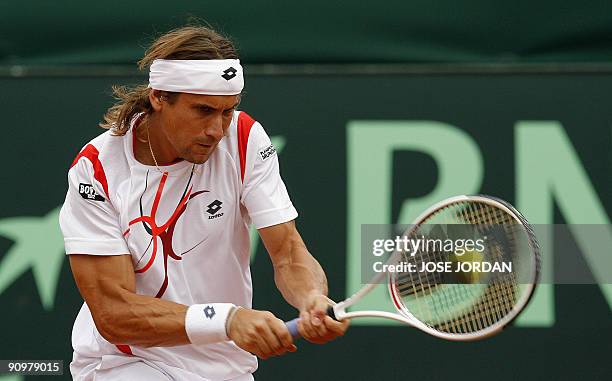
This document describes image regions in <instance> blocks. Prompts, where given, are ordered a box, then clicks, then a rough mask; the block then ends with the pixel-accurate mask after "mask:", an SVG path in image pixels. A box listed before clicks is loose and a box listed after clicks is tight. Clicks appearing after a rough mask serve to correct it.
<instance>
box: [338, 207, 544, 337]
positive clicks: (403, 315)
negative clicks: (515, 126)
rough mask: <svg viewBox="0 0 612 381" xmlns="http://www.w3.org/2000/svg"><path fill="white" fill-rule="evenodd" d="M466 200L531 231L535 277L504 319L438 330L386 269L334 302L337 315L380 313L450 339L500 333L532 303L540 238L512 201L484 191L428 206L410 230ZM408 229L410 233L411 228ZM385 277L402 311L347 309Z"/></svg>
mask: <svg viewBox="0 0 612 381" xmlns="http://www.w3.org/2000/svg"><path fill="white" fill-rule="evenodd" d="M466 201H476V202H481V203H485V204H488V205H491V206H494V207H497V208H500V209H502V210H503V211H504V212H506V213H508V214H509V215H511V216H512V217H513V218H514V220H515V221H516V222H517V223H519V224H521V225H522V226H524V227H525V229H526V230H527V231H528V234H529V233H530V235H531V236H530V240H529V244H530V246H531V249H532V251H533V252H534V254H535V255H533V256H532V260H533V261H534V262H533V263H532V266H531V268H532V269H533V279H532V282H531V283H525V286H526V290H525V291H524V292H523V294H522V295H521V298H520V299H519V300H518V301H517V303H516V304H515V305H514V307H513V308H512V310H511V311H510V312H509V313H508V314H507V315H506V316H504V317H503V318H502V319H500V320H499V321H497V322H496V323H495V324H493V325H491V326H489V327H487V328H485V329H482V330H479V331H477V332H470V333H459V334H457V333H447V332H440V331H438V330H435V329H433V328H431V327H429V326H428V325H427V324H425V323H423V322H421V321H420V320H418V319H417V318H416V317H414V315H413V314H412V313H411V312H410V311H409V310H408V309H407V308H406V307H405V306H404V305H403V304H402V303H400V302H399V301H398V299H399V293H398V291H397V290H396V289H395V287H394V285H395V282H394V275H393V273H390V274H389V275H388V276H387V275H386V274H384V273H378V274H376V275H375V276H374V277H373V278H372V280H371V281H370V283H368V284H366V285H365V286H363V287H362V288H361V289H359V290H358V291H357V292H355V293H354V294H353V295H351V296H350V297H349V298H347V299H345V300H344V301H342V302H339V303H337V304H335V305H334V306H332V309H333V310H334V314H335V317H336V319H337V320H343V319H352V318H357V317H379V318H385V319H391V320H395V321H399V322H401V323H405V324H408V325H410V326H413V327H415V328H418V329H420V330H422V331H424V332H426V333H428V334H430V335H433V336H435V337H439V338H441V339H445V340H451V341H473V340H480V339H484V338H486V337H489V336H492V335H495V334H497V333H499V332H500V331H501V330H502V329H503V328H504V327H505V326H507V325H508V324H509V323H511V322H512V321H513V320H514V319H515V318H516V317H517V316H518V314H519V313H520V312H521V311H522V310H523V309H524V308H525V307H526V306H527V304H528V303H529V301H530V299H531V297H532V295H533V292H534V290H535V286H536V284H537V282H538V277H539V269H540V262H539V246H538V244H537V241H536V240H535V236H533V231H532V229H531V226H530V225H529V223H528V222H527V220H526V219H525V218H524V217H523V216H522V215H521V214H520V213H519V212H518V211H517V210H516V209H514V207H512V206H511V205H510V204H508V203H506V202H505V201H503V200H500V199H497V198H495V197H491V196H485V195H474V196H467V195H461V196H455V197H450V198H447V199H445V200H442V201H440V202H438V203H436V204H434V205H432V206H431V207H429V208H428V209H427V210H425V211H424V212H423V213H421V214H420V215H419V216H418V217H417V218H416V219H415V222H414V224H413V226H412V227H411V229H410V232H411V231H414V230H415V229H417V228H418V227H419V226H420V225H421V222H422V221H424V220H425V219H426V218H427V217H429V216H430V215H431V214H433V213H434V212H436V211H437V210H439V209H441V208H443V207H444V206H447V205H451V204H454V203H457V202H466ZM407 233H408V234H409V232H407ZM399 255H401V253H400V252H398V251H395V252H394V253H393V254H392V255H391V257H389V260H387V262H386V263H394V262H395V261H397V260H398V259H399V258H398V257H399ZM385 278H388V282H387V283H388V291H389V295H390V296H391V300H392V301H393V305H394V306H395V308H396V310H397V311H398V312H399V313H393V312H387V311H350V312H349V311H347V308H349V307H350V306H352V305H354V304H356V303H357V302H358V301H359V300H361V299H362V298H363V297H364V296H365V295H367V294H368V293H370V291H372V290H373V289H374V288H375V287H377V286H378V285H379V284H381V283H382V282H383V280H384V279H385Z"/></svg>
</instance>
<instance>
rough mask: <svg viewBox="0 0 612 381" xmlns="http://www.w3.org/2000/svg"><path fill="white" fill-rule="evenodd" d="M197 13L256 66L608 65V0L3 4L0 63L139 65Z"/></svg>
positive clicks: (611, 15) (611, 55)
mask: <svg viewBox="0 0 612 381" xmlns="http://www.w3.org/2000/svg"><path fill="white" fill-rule="evenodd" d="M192 16H195V17H199V18H201V19H203V20H206V21H209V22H211V24H212V25H213V26H215V27H219V28H220V29H221V30H223V31H225V32H227V33H229V34H231V35H232V36H233V37H234V38H235V39H236V40H237V42H238V47H239V49H240V51H241V53H242V58H243V59H244V60H245V61H246V62H248V63H319V64H320V63H355V62H362V63H363V62H368V63H390V62H428V63H431V62H502V63H504V62H600V63H607V62H609V61H610V60H611V59H612V46H611V43H610V42H611V41H612V12H610V2H609V1H605V0H589V1H579V0H566V1H554V0H536V1H533V0H531V1H528V0H515V1H489V0H471V1H456V0H438V1H428V0H411V1H405V0H384V1H378V2H376V3H373V2H369V1H349V0H310V1H284V2H280V1H267V0H251V1H233V2H214V1H202V0H188V1H185V0H182V1H175V2H172V3H170V2H168V1H160V0H132V1H128V2H126V1H117V0H106V1H98V2H84V1H78V0H60V1H39V0H4V1H2V2H1V4H0V64H3V65H7V64H27V65H32V64H34V65H58V64H92V63H93V64H125V63H130V64H131V63H134V62H136V61H137V60H138V59H140V57H141V54H142V47H143V46H147V45H148V42H150V40H151V37H152V35H155V34H156V33H155V31H159V32H164V31H166V30H168V29H169V28H172V27H176V26H178V25H182V24H184V23H185V21H186V20H188V19H189V18H190V17H192Z"/></svg>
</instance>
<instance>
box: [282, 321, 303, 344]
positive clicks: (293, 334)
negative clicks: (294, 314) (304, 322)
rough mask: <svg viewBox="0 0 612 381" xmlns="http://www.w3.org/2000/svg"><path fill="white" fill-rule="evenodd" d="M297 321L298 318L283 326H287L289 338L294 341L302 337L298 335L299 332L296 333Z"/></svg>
mask: <svg viewBox="0 0 612 381" xmlns="http://www.w3.org/2000/svg"><path fill="white" fill-rule="evenodd" d="M298 321H300V318H295V319H293V320H289V321H286V322H285V325H286V326H287V329H288V330H289V333H290V334H291V337H293V338H294V339H298V338H300V337H302V335H300V331H298Z"/></svg>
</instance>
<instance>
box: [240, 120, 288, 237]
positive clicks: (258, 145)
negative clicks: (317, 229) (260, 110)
mask: <svg viewBox="0 0 612 381" xmlns="http://www.w3.org/2000/svg"><path fill="white" fill-rule="evenodd" d="M241 201H242V204H243V205H244V206H245V207H246V209H247V211H248V214H249V217H250V219H251V221H252V222H253V225H255V227H256V228H257V229H260V228H264V227H268V226H272V225H277V224H280V223H283V222H287V221H291V220H294V219H295V218H296V217H297V216H298V213H297V211H296V210H295V207H294V206H293V204H292V203H291V199H290V198H289V194H288V193H287V188H286V187H285V183H284V182H283V179H282V178H281V176H280V170H279V164H278V156H277V153H276V149H275V147H274V146H273V145H272V142H271V141H270V138H269V137H268V135H267V134H266V132H265V131H264V129H263V127H262V126H261V124H259V123H257V122H255V123H254V124H253V126H252V128H251V130H250V132H249V135H248V143H247V145H246V163H245V172H244V179H243V191H242V197H241Z"/></svg>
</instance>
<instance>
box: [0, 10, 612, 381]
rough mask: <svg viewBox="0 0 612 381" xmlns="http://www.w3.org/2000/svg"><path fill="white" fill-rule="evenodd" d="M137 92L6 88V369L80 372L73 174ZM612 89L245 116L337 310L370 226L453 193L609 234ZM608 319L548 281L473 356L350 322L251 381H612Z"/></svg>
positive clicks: (256, 274) (471, 83) (577, 290)
mask: <svg viewBox="0 0 612 381" xmlns="http://www.w3.org/2000/svg"><path fill="white" fill-rule="evenodd" d="M3 17H5V15H4V16H3ZM602 17H603V16H602ZM247 43H248V42H247ZM247 72H248V71H247ZM142 80H143V78H142V77H97V76H91V77H78V78H76V77H61V76H60V77H22V78H10V77H5V78H0V88H1V89H2V96H1V98H2V102H1V103H0V110H1V112H2V130H3V133H4V134H3V136H4V138H3V139H1V140H0V160H1V162H2V163H4V165H3V168H2V179H3V181H2V188H1V189H0V197H1V199H2V200H3V203H2V209H1V210H0V306H2V314H1V316H0V326H1V327H2V328H1V329H0V343H1V345H0V359H34V358H39V359H63V360H65V363H66V364H67V363H68V362H69V359H70V356H71V348H70V331H71V326H72V322H73V319H74V317H75V316H76V313H77V311H78V308H79V307H80V303H81V299H80V296H79V294H78V292H77V290H76V288H75V286H74V282H73V280H72V278H71V274H70V270H69V266H68V262H67V260H66V259H65V257H64V254H63V242H62V238H61V235H60V233H59V228H58V226H57V212H58V209H57V208H58V207H59V206H60V205H61V203H62V201H63V197H64V195H65V191H66V186H67V181H66V173H67V170H68V167H69V165H70V163H71V162H72V159H73V158H74V156H75V155H76V153H77V152H78V151H79V149H80V148H81V147H82V146H83V145H84V144H85V143H86V142H87V141H88V140H89V139H91V138H92V137H94V136H95V135H97V134H98V133H101V132H102V130H100V129H98V128H97V127H96V125H97V122H98V121H99V120H100V118H101V115H102V114H103V112H104V111H105V109H106V108H107V107H108V106H109V105H110V103H111V101H112V100H111V97H110V95H109V92H110V86H111V84H114V83H134V82H139V81H142ZM610 88H612V76H611V75H606V74H582V75H561V74H556V75H555V74H548V75H539V76H532V75H519V74H506V75H501V74H500V75H491V74H489V75H451V74H449V75H436V74H430V75H425V76H420V75H419V76H416V75H409V74H398V73H395V74H379V75H362V76H358V75H351V76H347V75H342V73H341V72H340V73H337V74H336V75H319V76H317V75H285V76H264V75H251V76H248V77H247V87H246V96H245V98H244V100H243V103H242V105H241V108H242V109H244V110H246V111H247V112H249V113H250V114H251V115H252V116H253V117H255V118H256V119H257V120H259V121H260V122H261V123H262V124H263V126H264V127H265V128H266V129H267V131H268V133H269V134H270V135H271V136H273V137H274V139H275V142H276V143H277V146H279V148H280V147H281V146H282V150H281V154H280V160H281V171H282V174H283V177H284V180H285V182H286V184H287V188H288V190H289V192H290V194H291V196H292V199H293V201H294V204H295V205H296V207H297V209H298V211H299V212H300V217H299V219H298V227H299V229H300V231H301V233H302V235H303V237H304V239H305V241H306V243H307V245H308V247H309V248H310V250H311V252H312V253H313V254H314V255H315V256H316V257H317V258H318V259H319V261H320V262H321V263H322V265H323V267H324V268H325V269H326V271H327V274H328V278H329V282H330V296H331V297H333V298H334V299H341V298H343V297H345V296H346V295H347V294H348V293H350V292H351V291H354V290H355V289H356V288H358V287H359V275H360V271H359V268H358V263H359V255H360V250H359V235H358V232H359V229H360V225H361V224H364V223H369V224H380V223H407V222H410V221H411V219H412V218H413V217H414V216H415V215H416V214H418V213H419V212H420V211H422V210H423V209H424V208H425V207H426V206H428V205H429V204H431V203H433V202H435V201H438V200H440V199H442V198H445V197H447V196H451V195H454V194H460V193H485V194H491V195H495V196H498V197H501V198H504V199H506V200H508V201H510V202H512V203H513V204H515V205H516V206H517V207H518V208H519V209H520V210H521V211H522V212H523V213H524V214H525V215H526V217H527V218H528V219H530V221H531V222H533V223H538V224H552V223H568V224H609V223H610V220H609V219H610V217H609V216H610V215H611V212H612V192H611V189H612V188H611V186H612V178H611V177H610V172H611V169H612V168H611V167H612V146H611V145H612V129H611V127H610V126H611V124H610V123H611V121H612V108H611V107H610V98H609V89H610ZM541 241H542V242H541V243H542V246H543V248H544V250H543V255H544V276H545V277H551V276H552V274H553V273H554V269H555V266H554V247H552V244H551V241H550V240H548V238H547V237H541ZM575 241H576V242H574V244H575V245H576V252H580V253H582V255H581V256H580V258H581V259H580V260H579V261H578V262H577V263H578V265H579V266H580V267H582V268H581V271H591V272H592V273H593V276H594V277H595V278H597V274H598V273H599V274H601V272H602V271H604V272H609V271H611V270H612V269H609V268H603V269H602V268H601V266H597V264H598V263H600V259H598V258H601V255H610V252H608V253H593V252H592V250H590V247H589V244H588V242H585V241H584V240H580V239H579V238H578V239H576V240H575ZM253 255H254V256H253V266H252V273H253V282H254V290H255V292H254V294H255V296H254V304H255V307H256V308H259V309H267V310H271V311H273V312H274V313H276V314H277V315H278V316H280V317H282V318H284V319H289V318H292V317H293V316H294V315H295V313H296V312H295V311H294V310H293V308H291V307H290V306H288V305H287V304H286V303H285V302H284V301H283V300H282V298H281V296H280V294H279V292H278V291H277V290H276V289H275V286H274V284H273V281H272V267H271V264H270V260H269V258H268V257H267V255H266V254H265V251H264V249H263V248H262V245H261V244H257V245H256V250H255V252H254V254H253ZM365 303H366V304H370V305H375V304H376V303H377V302H376V301H371V300H370V301H366V302H365ZM611 305H612V289H611V288H610V285H609V284H608V285H607V284H599V285H582V286H578V285H575V286H551V285H546V286H544V287H541V288H540V289H539V291H538V293H537V295H536V297H535V299H534V300H533V303H532V305H531V306H530V308H529V309H528V310H527V311H526V312H525V314H524V315H523V316H522V317H521V318H520V319H519V320H518V321H517V323H516V325H515V326H514V327H511V328H509V329H508V330H507V331H506V332H504V333H502V334H501V335H500V336H497V337H494V338H491V339H489V340H486V341H482V342H475V343H452V342H445V341H441V340H439V339H435V338H432V337H429V336H427V335H426V334H424V333H421V332H419V331H417V330H415V329H411V328H405V327H400V326H396V325H390V324H387V323H384V322H378V321H365V322H361V323H358V322H357V321H355V324H354V325H353V326H352V327H351V329H350V331H349V332H348V333H347V335H346V336H345V337H344V338H342V339H340V340H337V341H336V342H333V343H331V344H328V345H325V346H316V345H312V344H308V343H305V342H302V343H300V345H299V348H300V349H299V351H298V353H296V354H290V355H287V356H284V357H282V358H275V359H271V360H267V361H262V362H260V369H259V371H258V372H257V373H256V375H257V379H259V380H286V379H292V380H296V381H297V380H314V379H326V380H327V379H330V380H332V379H336V380H400V379H406V378H410V379H413V380H421V379H458V380H461V379H465V380H468V379H471V380H473V379H485V378H488V377H493V378H495V379H496V380H511V379H518V378H520V379H533V380H541V379H578V378H580V379H609V378H610V375H611V367H610V362H609V348H610V341H611V340H612V325H611V324H610V321H611V320H610V309H611ZM64 378H65V379H67V377H64ZM35 379H36V380H37V379H39V378H34V377H30V376H28V377H23V378H20V377H14V378H9V377H3V376H0V380H2V381H5V380H11V381H14V380H35ZM53 379H56V380H57V379H60V377H55V378H53Z"/></svg>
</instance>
